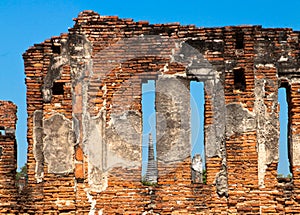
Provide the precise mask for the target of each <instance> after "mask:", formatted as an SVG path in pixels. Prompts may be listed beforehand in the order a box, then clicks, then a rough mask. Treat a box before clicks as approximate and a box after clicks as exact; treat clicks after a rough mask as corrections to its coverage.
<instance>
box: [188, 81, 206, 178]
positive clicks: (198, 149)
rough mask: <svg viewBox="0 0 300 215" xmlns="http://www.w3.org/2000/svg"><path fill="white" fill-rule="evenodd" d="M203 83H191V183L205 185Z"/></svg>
mask: <svg viewBox="0 0 300 215" xmlns="http://www.w3.org/2000/svg"><path fill="white" fill-rule="evenodd" d="M204 103H205V97H204V83H203V82H196V81H191V83H190V105H191V140H192V143H191V147H192V150H191V157H192V168H191V169H192V181H193V182H194V183H205V182H206V179H205V146H204Z"/></svg>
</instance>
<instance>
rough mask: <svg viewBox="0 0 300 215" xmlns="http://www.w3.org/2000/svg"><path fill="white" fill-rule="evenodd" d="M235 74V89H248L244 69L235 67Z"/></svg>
mask: <svg viewBox="0 0 300 215" xmlns="http://www.w3.org/2000/svg"><path fill="white" fill-rule="evenodd" d="M233 76H234V89H236V90H240V91H245V89H246V78H245V70H244V69H235V70H233Z"/></svg>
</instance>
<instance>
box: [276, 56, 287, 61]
mask: <svg viewBox="0 0 300 215" xmlns="http://www.w3.org/2000/svg"><path fill="white" fill-rule="evenodd" d="M286 61H288V58H287V57H283V56H281V57H280V59H279V60H278V62H286Z"/></svg>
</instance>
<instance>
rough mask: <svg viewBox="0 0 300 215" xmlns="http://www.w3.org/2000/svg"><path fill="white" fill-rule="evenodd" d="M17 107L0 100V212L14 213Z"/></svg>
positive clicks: (15, 202) (15, 204) (15, 203)
mask: <svg viewBox="0 0 300 215" xmlns="http://www.w3.org/2000/svg"><path fill="white" fill-rule="evenodd" d="M16 112H17V107H16V106H15V105H14V104H13V103H11V102H0V174H1V178H0V213H1V214H9V213H14V212H15V210H16V206H17V201H16V194H17V189H16V184H15V183H16V182H15V177H16V169H17V146H16V139H15V129H16V120H17V117H16Z"/></svg>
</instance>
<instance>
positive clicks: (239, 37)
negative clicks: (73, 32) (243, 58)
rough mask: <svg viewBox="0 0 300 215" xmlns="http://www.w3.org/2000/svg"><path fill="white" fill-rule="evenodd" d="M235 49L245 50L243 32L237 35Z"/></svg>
mask: <svg viewBox="0 0 300 215" xmlns="http://www.w3.org/2000/svg"><path fill="white" fill-rule="evenodd" d="M235 48H236V49H243V48H244V32H243V31H241V30H240V31H237V32H236V33H235Z"/></svg>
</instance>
